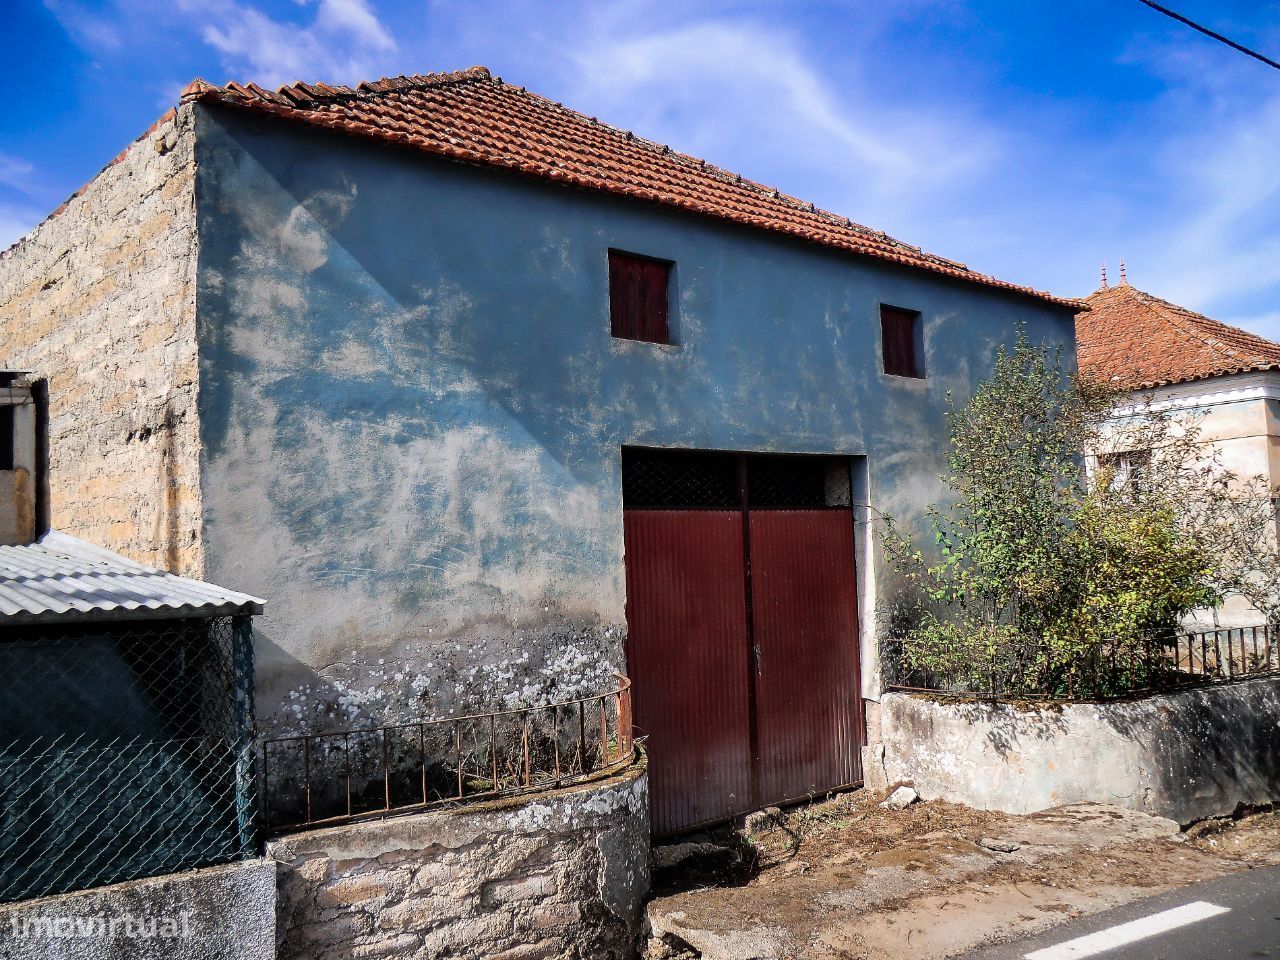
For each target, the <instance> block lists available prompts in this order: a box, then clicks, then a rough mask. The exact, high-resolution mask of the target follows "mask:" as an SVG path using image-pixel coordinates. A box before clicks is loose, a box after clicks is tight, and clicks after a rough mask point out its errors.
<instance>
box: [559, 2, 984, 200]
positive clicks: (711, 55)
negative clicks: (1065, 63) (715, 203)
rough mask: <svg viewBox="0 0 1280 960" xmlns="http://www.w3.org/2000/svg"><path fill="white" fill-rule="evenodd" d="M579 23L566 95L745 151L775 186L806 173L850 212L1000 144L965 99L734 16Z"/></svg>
mask: <svg viewBox="0 0 1280 960" xmlns="http://www.w3.org/2000/svg"><path fill="white" fill-rule="evenodd" d="M588 34H589V35H588V36H586V37H585V38H580V39H575V41H574V42H573V43H572V44H571V45H569V46H568V49H571V50H572V51H574V52H572V53H571V54H570V55H569V56H570V62H572V63H573V64H574V65H575V66H576V67H577V80H576V85H577V86H578V87H579V91H578V93H577V94H575V99H574V100H573V101H572V102H571V105H572V106H576V107H579V108H580V109H584V108H585V109H587V110H588V111H595V112H599V113H600V115H601V116H602V117H604V118H605V119H608V120H610V121H611V122H621V123H625V124H626V125H628V126H631V127H633V129H635V130H636V132H637V133H640V134H641V135H643V136H646V137H653V138H658V139H664V140H668V141H670V142H671V144H672V145H673V146H674V147H676V148H677V149H681V150H686V151H689V152H691V153H694V154H696V155H698V156H701V157H704V158H706V159H708V160H710V161H712V162H720V163H723V164H724V165H726V166H731V167H732V166H735V158H741V157H748V158H750V159H751V160H752V161H753V162H752V165H751V166H750V167H749V168H747V169H740V170H739V172H741V173H743V174H744V175H746V176H749V177H752V178H755V179H760V178H768V177H770V172H769V171H770V170H773V171H775V173H776V175H774V176H773V180H774V181H775V182H774V183H772V184H771V185H776V186H777V187H779V189H781V190H783V192H787V193H795V192H797V191H799V190H801V189H802V187H803V184H804V183H806V182H808V183H810V184H812V183H814V182H815V181H816V182H818V183H820V184H821V194H822V195H821V196H816V197H815V196H812V195H810V196H806V197H805V199H815V200H820V201H822V202H824V203H828V204H830V203H832V202H833V201H836V200H839V201H840V202H841V203H842V204H844V206H843V207H842V208H841V209H840V210H839V211H838V212H841V213H850V212H851V213H852V215H853V217H854V219H861V220H866V219H872V218H877V217H883V216H888V215H890V214H892V212H893V211H894V209H895V206H896V205H899V204H901V203H902V201H903V199H904V197H906V196H908V195H910V196H911V197H914V198H915V199H916V200H923V199H924V196H923V195H924V194H928V193H931V192H934V191H941V190H945V189H947V188H949V187H950V186H952V185H954V184H955V183H957V182H959V181H962V180H964V179H965V178H967V177H970V176H972V175H973V174H974V173H975V172H976V171H978V170H980V169H981V168H982V167H983V165H984V164H985V163H987V162H989V161H990V159H991V158H992V156H993V155H995V154H996V153H998V152H999V151H1000V150H1001V145H1000V144H999V142H998V139H997V137H996V136H994V134H995V133H996V131H994V130H992V129H990V128H984V127H983V126H981V125H980V124H978V123H976V122H975V120H974V118H972V117H968V116H965V113H966V111H964V110H963V109H956V108H954V107H953V108H950V109H948V110H946V111H944V110H942V109H940V108H939V107H938V106H937V105H934V104H920V103H903V102H902V101H901V100H899V101H897V102H895V101H894V100H893V98H888V97H884V96H883V95H882V92H881V91H878V90H877V89H876V85H875V83H874V82H872V81H870V80H868V79H866V78H862V77H860V76H859V75H858V72H857V70H856V69H855V68H854V67H853V66H852V62H851V63H850V64H849V65H847V69H845V70H842V71H841V72H840V75H839V78H836V77H834V76H833V74H832V72H831V71H829V70H824V69H823V67H822V66H821V65H820V64H817V63H815V62H814V61H813V60H812V59H810V58H808V57H807V56H806V54H805V50H804V46H803V44H802V42H801V40H800V39H799V38H797V37H795V36H793V35H791V34H790V33H789V32H787V31H786V30H780V29H778V28H776V27H766V26H764V25H761V24H755V23H752V22H750V21H744V20H743V19H742V18H741V17H734V18H725V19H709V20H701V21H694V22H691V23H687V24H683V25H678V26H675V27H671V28H669V29H664V30H658V31H655V32H644V31H642V30H636V29H633V25H627V24H621V23H619V22H618V21H617V20H611V21H607V22H606V21H597V22H596V23H595V24H594V25H593V26H592V27H591V28H589V30H588ZM738 166H739V167H741V164H738ZM788 175H789V176H790V178H791V179H790V182H784V181H782V180H781V179H780V178H781V177H783V176H788ZM810 193H811V194H812V193H813V191H810ZM876 225H879V224H876Z"/></svg>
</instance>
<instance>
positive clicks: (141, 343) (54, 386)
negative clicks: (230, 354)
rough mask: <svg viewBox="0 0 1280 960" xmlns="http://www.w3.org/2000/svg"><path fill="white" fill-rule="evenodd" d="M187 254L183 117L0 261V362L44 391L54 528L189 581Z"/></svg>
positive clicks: (192, 522)
mask: <svg viewBox="0 0 1280 960" xmlns="http://www.w3.org/2000/svg"><path fill="white" fill-rule="evenodd" d="M196 252H197V244H196V221H195V151H194V134H193V124H192V119H191V108H189V107H187V108H183V109H182V110H180V111H178V112H176V113H173V114H170V115H169V116H167V117H165V118H164V119H162V120H161V121H160V123H158V124H157V125H156V127H155V128H154V129H152V130H151V131H149V132H148V133H146V134H145V135H143V136H142V137H141V138H140V139H139V140H137V141H136V142H135V143H133V144H132V145H131V146H130V147H129V148H128V149H127V150H126V151H125V152H124V153H123V154H121V155H120V156H119V157H118V158H117V159H116V160H115V161H114V162H113V163H111V164H110V165H109V166H108V167H107V168H106V169H105V170H103V171H102V172H101V173H100V174H98V176H97V177H95V178H94V179H93V180H92V181H91V182H90V183H89V184H88V185H87V186H86V187H84V189H82V190H81V191H80V192H79V193H78V194H76V195H75V196H74V197H72V198H71V199H70V200H69V201H67V203H66V204H65V205H64V206H63V207H62V208H61V209H60V210H59V211H57V212H56V213H55V214H54V215H53V216H51V217H50V218H49V219H48V220H46V221H45V222H44V223H42V224H41V225H40V226H39V227H37V228H36V229H35V230H34V231H32V233H30V234H28V235H27V236H26V237H24V238H23V239H22V240H20V241H19V242H18V243H17V244H15V245H14V246H13V247H11V248H10V249H9V250H7V251H5V252H4V253H2V254H0V366H4V367H17V368H20V369H30V370H32V371H34V374H35V376H37V377H48V379H49V406H50V410H49V468H50V475H49V494H50V523H51V525H52V526H53V527H55V528H57V529H60V530H63V531H65V532H67V533H70V534H74V535H75V536H78V537H82V538H84V539H85V540H88V541H90V542H91V543H95V544H97V545H99V546H102V547H106V548H108V549H111V550H116V551H119V552H120V553H123V554H125V555H126V556H129V557H132V558H134V559H136V560H140V561H143V562H146V563H151V564H155V565H157V566H160V567H163V568H166V569H169V570H172V571H175V572H178V573H182V574H187V575H190V576H197V577H198V576H201V575H202V572H203V544H202V542H201V514H200V510H201V508H200V502H199V489H200V485H199V477H198V472H197V471H198V449H197V443H198V430H197V422H196V406H195V403H196V386H197V384H196V377H197V368H196V339H195V276H196Z"/></svg>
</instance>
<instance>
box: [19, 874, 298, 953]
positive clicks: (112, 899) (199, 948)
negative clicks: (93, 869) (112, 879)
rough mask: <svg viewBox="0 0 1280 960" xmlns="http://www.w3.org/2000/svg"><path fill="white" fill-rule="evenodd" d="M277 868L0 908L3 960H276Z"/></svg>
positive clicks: (116, 887) (133, 884) (142, 883)
mask: <svg viewBox="0 0 1280 960" xmlns="http://www.w3.org/2000/svg"><path fill="white" fill-rule="evenodd" d="M275 931H276V864H275V863H274V862H273V861H271V860H265V859H261V860H251V861H248V862H246V863H233V864H228V865H227V866H222V867H208V868H206V869H203V870H191V871H188V872H187V873H171V874H166V875H165V876H162V877H151V878H149V879H146V880H133V881H130V882H128V883H117V884H112V885H111V886H108V887H96V888H94V889H93V890H85V891H82V892H79V893H69V894H64V895H62V896H57V897H46V898H45V899H43V900H28V901H26V902H23V903H14V904H6V905H0V960H275V956H276V942H275Z"/></svg>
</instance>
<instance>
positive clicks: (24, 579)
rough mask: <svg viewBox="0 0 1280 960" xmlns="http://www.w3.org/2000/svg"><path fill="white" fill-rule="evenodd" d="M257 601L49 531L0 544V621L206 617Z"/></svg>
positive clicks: (257, 605)
mask: <svg viewBox="0 0 1280 960" xmlns="http://www.w3.org/2000/svg"><path fill="white" fill-rule="evenodd" d="M264 603H265V601H263V600H261V599H259V598H258V597H251V596H249V595H248V594H247V593H237V592H236V591H234V590H224V589H223V588H222V587H217V586H214V585H213V584H211V583H205V582H203V581H201V580H188V579H187V578H186V577H177V576H174V575H173V574H171V573H165V572H164V571H163V570H157V569H156V568H155V567H149V566H147V565H146V564H143V563H136V562H135V561H133V560H129V559H127V558H125V557H122V556H120V555H119V554H118V553H112V552H111V551H109V550H104V549H102V548H101V547H95V546H94V545H93V544H91V543H86V542H85V541H84V540H80V539H77V538H76V537H72V536H68V535H67V534H65V533H58V532H56V531H52V532H50V533H46V534H45V535H44V536H43V537H41V538H40V540H39V542H37V543H29V544H24V545H22V546H0V623H10V624H14V623H67V622H72V621H86V620H137V619H142V618H147V619H154V618H161V617H210V616H219V615H225V614H229V613H261V612H262V606H263V604H264Z"/></svg>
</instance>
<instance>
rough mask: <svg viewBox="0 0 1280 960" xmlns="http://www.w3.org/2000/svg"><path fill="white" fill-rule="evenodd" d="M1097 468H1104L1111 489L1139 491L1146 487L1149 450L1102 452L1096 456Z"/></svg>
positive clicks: (1149, 457) (1149, 462) (1149, 466)
mask: <svg viewBox="0 0 1280 960" xmlns="http://www.w3.org/2000/svg"><path fill="white" fill-rule="evenodd" d="M1098 468H1099V469H1100V470H1105V471H1106V473H1105V476H1106V477H1107V482H1108V483H1109V484H1110V485H1111V489H1112V490H1132V491H1134V492H1135V493H1141V492H1144V491H1145V490H1146V487H1147V474H1148V473H1149V472H1150V468H1151V451H1150V450H1125V451H1122V452H1120V453H1103V454H1100V455H1099V456H1098Z"/></svg>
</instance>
